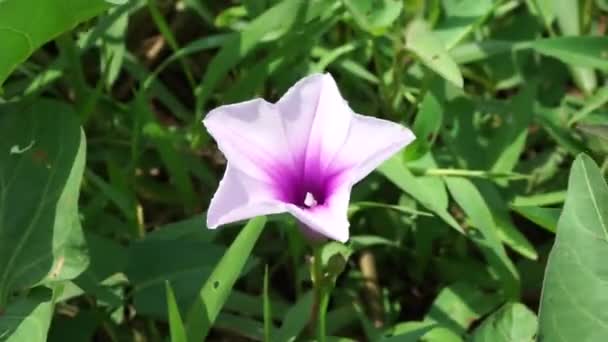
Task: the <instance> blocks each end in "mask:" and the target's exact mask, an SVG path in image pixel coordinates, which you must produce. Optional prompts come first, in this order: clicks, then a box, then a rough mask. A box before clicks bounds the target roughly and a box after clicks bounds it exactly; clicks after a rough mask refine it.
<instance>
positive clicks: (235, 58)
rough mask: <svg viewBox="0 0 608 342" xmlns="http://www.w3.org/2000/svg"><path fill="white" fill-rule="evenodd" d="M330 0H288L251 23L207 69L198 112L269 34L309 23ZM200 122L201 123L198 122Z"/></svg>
mask: <svg viewBox="0 0 608 342" xmlns="http://www.w3.org/2000/svg"><path fill="white" fill-rule="evenodd" d="M330 5H331V3H330V2H328V1H319V0H316V1H304V0H287V1H283V2H280V3H278V4H277V5H275V6H273V7H271V8H270V9H268V10H267V11H266V12H264V13H263V14H261V15H260V16H259V17H257V18H256V19H254V20H253V21H251V22H250V23H249V24H248V25H247V27H246V28H245V29H243V30H242V31H240V32H238V33H236V34H234V35H232V36H231V37H230V38H229V39H227V40H226V42H225V43H224V45H222V48H221V49H220V51H219V52H218V53H217V54H216V55H215V57H214V58H213V60H211V62H210V63H209V65H208V66H207V72H206V73H205V76H204V77H203V80H202V82H201V83H200V84H199V85H198V87H197V89H196V97H197V99H196V100H197V101H196V109H195V111H196V113H202V112H203V108H204V106H205V103H206V102H207V100H208V99H209V97H210V96H211V92H212V91H213V90H214V89H215V87H216V86H217V84H218V83H219V82H220V81H221V80H222V78H223V77H224V76H225V75H226V74H227V73H228V72H229V71H230V70H231V69H232V68H233V67H234V66H235V65H236V64H238V63H239V61H240V60H241V59H242V58H244V57H245V56H247V55H248V54H249V53H250V52H252V51H253V50H255V49H256V48H257V47H258V45H259V44H260V42H261V40H262V38H264V36H265V35H267V34H269V33H272V32H274V33H279V35H277V38H278V37H279V36H280V35H281V34H283V33H285V32H286V31H287V29H289V28H290V27H292V26H294V25H300V24H302V22H308V21H310V20H311V19H313V18H315V17H317V16H318V15H319V14H321V13H323V11H326V10H327V9H328V7H329V6H330ZM197 122H198V120H197Z"/></svg>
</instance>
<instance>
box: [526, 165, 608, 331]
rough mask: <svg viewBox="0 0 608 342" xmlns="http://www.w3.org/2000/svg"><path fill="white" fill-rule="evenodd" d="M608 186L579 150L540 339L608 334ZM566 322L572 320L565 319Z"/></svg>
mask: <svg viewBox="0 0 608 342" xmlns="http://www.w3.org/2000/svg"><path fill="white" fill-rule="evenodd" d="M607 243H608V186H607V185H606V180H605V179H604V177H603V176H602V173H601V172H600V170H599V168H598V167H597V166H596V165H595V163H594V162H593V160H592V159H591V158H589V157H588V156H586V155H584V154H583V155H579V156H578V157H577V158H576V160H575V161H574V164H573V166H572V169H571V171H570V178H569V181H568V195H567V197H566V203H565V205H564V210H563V212H562V215H561V216H560V218H559V222H558V225H557V235H556V238H555V245H554V246H553V249H552V250H551V254H550V255H549V260H548V262H547V270H546V273H545V280H544V284H543V295H542V298H541V306H540V309H539V337H538V338H539V340H543V341H559V340H587V341H602V340H603V339H604V338H605V337H606V336H608V312H607V311H606V310H605V309H606V305H608V298H606V297H605V296H604V295H603V294H605V293H606V292H607V291H608V277H607V274H608V273H607V272H606V263H604V262H602V261H601V260H605V259H606V258H608V244H607ZM564 322H568V324H564Z"/></svg>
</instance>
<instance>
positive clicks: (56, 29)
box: [0, 0, 109, 85]
mask: <svg viewBox="0 0 608 342" xmlns="http://www.w3.org/2000/svg"><path fill="white" fill-rule="evenodd" d="M107 8H109V4H108V3H107V2H106V1H103V0H5V1H0V41H1V42H2V51H3V53H2V58H1V59H0V85H1V84H2V83H3V82H4V80H5V79H6V78H7V77H8V75H9V74H10V72H11V71H12V70H13V69H15V67H16V66H17V65H19V64H20V63H22V62H23V61H25V60H26V59H27V58H28V57H29V55H31V54H32V53H33V52H34V51H35V50H36V49H38V48H39V47H40V46H42V45H43V44H44V43H46V42H48V41H50V40H51V39H53V38H55V37H57V36H58V35H59V34H61V33H63V32H65V31H68V30H70V29H72V28H74V27H75V26H76V25H77V24H78V23H80V22H82V21H85V20H87V19H89V18H92V17H94V16H96V15H97V14H99V13H101V12H103V11H104V10H105V9H107ZM25 18H27V20H25Z"/></svg>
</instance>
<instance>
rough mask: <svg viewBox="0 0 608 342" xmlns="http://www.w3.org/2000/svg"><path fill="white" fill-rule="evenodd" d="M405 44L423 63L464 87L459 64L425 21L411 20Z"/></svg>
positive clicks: (456, 84)
mask: <svg viewBox="0 0 608 342" xmlns="http://www.w3.org/2000/svg"><path fill="white" fill-rule="evenodd" d="M405 44H406V45H405V47H406V49H407V50H409V51H411V52H412V53H414V54H415V55H416V56H417V57H418V58H419V59H420V61H421V62H422V64H424V65H425V66H426V67H428V68H429V69H431V70H433V71H434V72H436V73H438V74H439V75H441V77H443V78H445V79H446V80H448V81H450V82H451V83H452V84H454V85H455V86H457V87H459V88H462V85H463V80H462V74H461V73H460V69H458V65H457V64H456V62H454V60H453V59H452V57H451V56H450V55H449V54H448V52H447V50H446V48H445V46H444V45H443V43H442V42H441V40H439V39H438V38H437V37H436V36H435V34H434V33H433V32H431V31H430V30H429V28H428V26H427V24H426V23H425V22H424V21H422V20H419V19H416V20H413V21H412V22H410V24H409V26H408V28H407V31H406V35H405Z"/></svg>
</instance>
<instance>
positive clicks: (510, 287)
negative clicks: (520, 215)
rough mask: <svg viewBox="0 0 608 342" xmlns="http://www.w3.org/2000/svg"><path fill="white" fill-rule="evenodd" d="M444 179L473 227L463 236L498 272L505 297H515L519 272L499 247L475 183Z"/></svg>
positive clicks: (496, 236) (499, 244) (492, 222)
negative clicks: (471, 242)
mask: <svg viewBox="0 0 608 342" xmlns="http://www.w3.org/2000/svg"><path fill="white" fill-rule="evenodd" d="M445 182H446V184H447V186H448V189H449V191H450V193H451V194H452V197H454V200H455V201H456V203H458V205H459V206H460V207H461V208H462V209H463V210H464V212H465V213H466V214H467V216H468V217H469V218H470V220H471V224H472V225H473V226H474V227H475V228H476V229H474V230H468V231H467V236H468V237H469V238H471V240H473V241H474V242H475V243H476V244H477V246H478V247H479V248H480V249H481V252H482V253H483V254H484V256H485V258H486V259H487V260H488V262H489V264H490V265H491V266H492V268H493V269H494V270H495V271H496V272H497V274H498V275H499V277H500V279H501V282H502V285H503V288H504V291H505V296H506V297H507V298H516V297H517V296H518V293H519V275H518V274H517V270H516V269H515V266H514V265H513V263H512V262H511V259H509V257H508V256H507V253H506V251H505V249H504V247H503V246H502V243H501V241H500V236H499V234H498V230H497V227H496V223H495V222H494V218H493V216H492V212H491V211H490V209H489V207H488V205H487V203H486V201H485V200H484V198H483V197H482V195H481V193H480V192H479V190H478V189H477V188H476V187H475V185H474V184H473V183H472V182H471V181H469V180H468V179H466V178H460V177H447V178H446V180H445Z"/></svg>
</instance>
